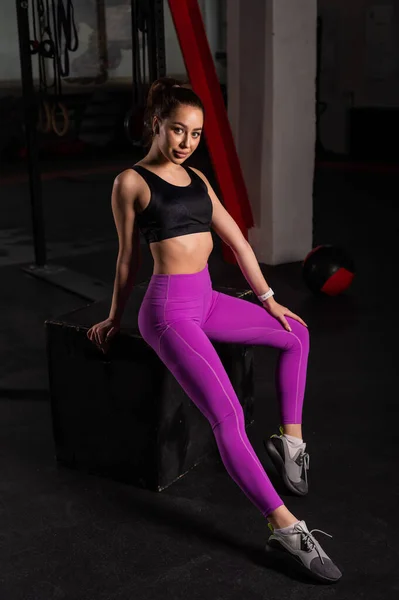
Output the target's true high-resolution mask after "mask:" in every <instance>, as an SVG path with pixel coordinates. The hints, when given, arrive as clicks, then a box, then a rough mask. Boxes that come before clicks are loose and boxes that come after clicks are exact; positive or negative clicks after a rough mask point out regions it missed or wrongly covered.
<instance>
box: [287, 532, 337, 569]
mask: <svg viewBox="0 0 399 600" xmlns="http://www.w3.org/2000/svg"><path fill="white" fill-rule="evenodd" d="M314 531H318V532H319V533H323V534H324V535H327V536H328V537H330V538H332V535H330V534H329V533H326V532H325V531H322V530H321V529H312V530H311V531H309V532H308V531H306V530H305V529H303V527H302V525H300V524H297V525H295V527H294V534H295V533H296V534H298V535H300V536H301V540H302V541H303V543H304V545H305V548H306V550H307V551H308V552H312V550H316V552H317V554H318V555H319V558H320V560H321V564H322V565H324V560H323V557H322V555H321V552H320V549H319V548H320V547H319V544H318V543H317V540H316V539H315V538H314V537H313V532H314Z"/></svg>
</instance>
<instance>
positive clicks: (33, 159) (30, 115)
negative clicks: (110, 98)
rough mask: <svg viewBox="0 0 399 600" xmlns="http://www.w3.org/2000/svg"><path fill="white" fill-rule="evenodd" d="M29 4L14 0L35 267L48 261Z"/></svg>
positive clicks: (24, 0) (24, 1) (41, 265)
mask: <svg viewBox="0 0 399 600" xmlns="http://www.w3.org/2000/svg"><path fill="white" fill-rule="evenodd" d="M28 6H29V2H27V1H26V0H16V8H17V22H18V41H19V59H20V63H21V82H22V97H23V105H24V119H25V135H26V146H27V162H28V171H29V191H30V202H31V210H32V230H33V242H34V249H35V260H36V266H38V267H43V266H45V264H46V260H47V257H46V238H45V230H44V218H43V206H42V182H41V176H40V168H39V146H38V140H37V132H36V123H37V97H36V94H35V88H34V84H33V73H32V60H31V53H30V33H29V14H28Z"/></svg>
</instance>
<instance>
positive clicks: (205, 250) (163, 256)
mask: <svg viewBox="0 0 399 600" xmlns="http://www.w3.org/2000/svg"><path fill="white" fill-rule="evenodd" d="M212 250H213V239H212V234H211V233H210V232H209V231H204V232H201V233H189V234H188V235H181V236H179V237H175V238H171V239H168V240H162V241H161V242H152V243H151V244H150V251H151V254H152V257H153V259H154V271H153V273H154V275H178V274H189V273H198V272H199V271H202V269H205V267H206V264H207V262H208V258H209V255H210V253H211V252H212Z"/></svg>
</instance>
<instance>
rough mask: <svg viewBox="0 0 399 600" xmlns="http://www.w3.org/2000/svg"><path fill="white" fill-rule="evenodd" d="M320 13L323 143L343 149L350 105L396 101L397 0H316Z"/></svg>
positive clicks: (398, 83) (398, 84) (398, 80)
mask: <svg viewBox="0 0 399 600" xmlns="http://www.w3.org/2000/svg"><path fill="white" fill-rule="evenodd" d="M318 5H319V8H318V12H319V15H320V17H322V19H323V44H322V61H321V67H322V68H321V79H320V84H321V85H320V100H322V101H325V102H327V104H328V106H327V110H326V112H325V114H324V115H323V116H322V117H321V121H320V133H321V139H322V143H323V145H324V146H325V147H326V149H328V150H332V151H334V152H346V151H347V150H348V147H347V135H346V128H347V115H348V109H349V108H350V107H351V106H356V107H361V106H372V107H374V106H391V107H392V106H395V107H399V35H398V33H397V32H398V30H399V3H398V2H395V0H373V1H372V2H371V1H370V0H350V2H348V0H334V1H333V2H332V1H331V0H318Z"/></svg>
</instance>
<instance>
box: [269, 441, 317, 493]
mask: <svg viewBox="0 0 399 600" xmlns="http://www.w3.org/2000/svg"><path fill="white" fill-rule="evenodd" d="M263 444H264V446H265V448H266V452H267V453H268V454H269V456H270V458H271V460H272V463H273V464H274V466H275V467H276V469H277V472H278V473H279V474H280V475H281V477H282V478H283V481H284V483H285V485H286V486H287V488H288V489H289V490H290V492H292V493H293V494H296V495H297V496H306V494H307V493H308V492H307V491H306V492H301V491H299V490H298V489H297V488H296V487H294V485H293V484H292V483H291V481H290V479H289V478H288V476H287V472H286V470H285V464H284V460H283V459H282V458H281V455H280V453H279V452H278V451H277V450H276V448H275V447H274V445H273V442H271V441H270V440H267V442H265V441H263Z"/></svg>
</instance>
